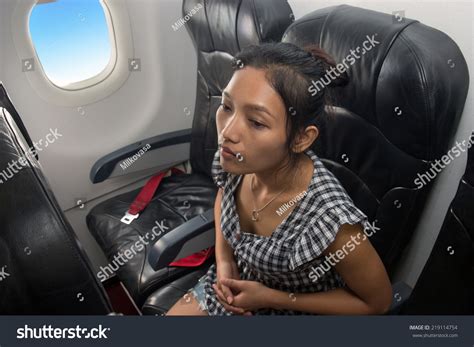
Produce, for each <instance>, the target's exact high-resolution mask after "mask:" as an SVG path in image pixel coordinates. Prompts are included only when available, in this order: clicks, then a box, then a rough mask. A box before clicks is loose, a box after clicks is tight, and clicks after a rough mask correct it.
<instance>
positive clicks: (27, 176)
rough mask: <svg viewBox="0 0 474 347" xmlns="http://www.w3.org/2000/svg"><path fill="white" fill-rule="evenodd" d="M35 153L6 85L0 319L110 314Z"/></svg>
mask: <svg viewBox="0 0 474 347" xmlns="http://www.w3.org/2000/svg"><path fill="white" fill-rule="evenodd" d="M30 149H31V150H30ZM35 151H36V150H34V147H33V146H32V142H31V140H30V138H29V135H28V133H27V132H26V129H25V127H24V126H23V124H22V122H21V119H20V117H19V115H18V113H17V111H16V110H15V108H14V107H13V105H12V103H11V101H10V99H9V98H8V95H7V93H6V91H5V89H4V87H3V85H2V84H1V83H0V180H1V182H0V187H1V188H0V206H1V211H2V212H1V213H0V225H1V229H0V271H1V273H0V314H42V315H47V314H74V315H78V314H107V313H110V312H111V306H110V303H109V300H108V298H107V295H106V293H105V291H104V288H103V287H102V285H101V283H100V282H99V281H98V280H97V278H96V276H95V274H94V273H93V271H92V268H91V266H90V263H89V259H88V258H87V256H86V255H85V253H84V251H83V250H82V247H81V245H80V244H79V242H78V241H77V239H76V236H75V234H74V232H73V230H72V229H71V226H70V225H69V223H68V222H67V220H66V218H65V217H64V215H63V213H62V211H61V209H60V207H59V206H58V204H57V202H56V199H55V197H54V195H53V193H52V192H51V189H50V188H49V185H48V183H47V181H46V179H45V177H44V176H43V174H42V172H41V168H40V166H39V163H38V162H37V160H36V158H35V153H34V152H35Z"/></svg>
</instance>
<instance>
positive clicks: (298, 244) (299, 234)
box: [290, 151, 368, 269]
mask: <svg viewBox="0 0 474 347" xmlns="http://www.w3.org/2000/svg"><path fill="white" fill-rule="evenodd" d="M310 154H311V155H312V159H313V162H314V163H315V173H314V176H313V180H312V182H311V184H310V187H308V192H307V198H306V199H304V200H303V205H302V208H301V210H300V213H299V216H297V218H296V219H295V220H294V224H295V225H296V227H295V228H294V229H295V232H296V233H295V234H293V235H292V238H293V243H292V244H293V247H292V252H291V255H290V267H291V268H292V269H294V268H296V267H298V266H300V265H302V264H304V263H306V262H309V261H312V260H314V259H315V258H317V257H319V256H321V255H322V253H323V251H324V250H325V249H326V248H327V247H328V246H329V245H330V244H331V243H332V242H333V241H334V240H335V238H336V235H337V233H338V232H339V230H340V228H341V226H342V225H343V224H358V223H360V224H361V226H362V227H363V228H366V226H367V225H368V218H367V216H366V215H365V214H364V212H362V211H361V210H360V209H359V208H358V207H357V206H356V205H355V204H354V202H353V200H352V199H351V197H350V196H349V194H348V193H347V191H346V190H345V188H344V187H343V186H342V184H341V182H340V181H339V180H338V179H337V178H336V176H335V175H334V174H333V173H332V172H331V171H329V170H328V169H327V168H326V167H325V166H324V164H323V163H322V161H321V160H320V159H319V158H318V157H317V156H316V155H315V154H314V152H312V151H311V153H310Z"/></svg>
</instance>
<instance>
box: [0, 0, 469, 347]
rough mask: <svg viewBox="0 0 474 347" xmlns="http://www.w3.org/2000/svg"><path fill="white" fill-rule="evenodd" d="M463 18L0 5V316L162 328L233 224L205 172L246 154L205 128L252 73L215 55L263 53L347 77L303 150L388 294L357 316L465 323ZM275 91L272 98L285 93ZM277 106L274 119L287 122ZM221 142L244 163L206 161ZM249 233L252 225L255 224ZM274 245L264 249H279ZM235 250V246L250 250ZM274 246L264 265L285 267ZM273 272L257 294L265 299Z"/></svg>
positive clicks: (457, 10) (276, 4) (202, 0)
mask: <svg viewBox="0 0 474 347" xmlns="http://www.w3.org/2000/svg"><path fill="white" fill-rule="evenodd" d="M473 8H474V6H473V3H472V2H471V1H457V2H434V1H431V2H425V1H421V2H403V1H400V2H388V1H363V0H349V1H346V2H344V3H341V2H337V1H332V0H331V1H325V2H322V1H317V0H143V1H142V0H1V1H0V47H1V48H0V315H4V316H16V315H25V316H26V315H33V316H35V315H36V316H37V315H53V316H56V315H58V316H66V315H69V316H87V315H91V316H92V315H98V316H111V315H115V316H116V315H121V316H122V315H123V316H166V315H167V313H169V312H170V309H171V308H172V307H173V305H175V304H176V303H177V302H179V301H180V300H181V301H183V305H185V304H186V302H187V301H189V300H190V294H189V293H190V290H191V289H192V288H195V286H197V284H199V283H200V281H201V279H203V278H204V277H206V274H209V273H210V272H211V270H212V267H213V266H217V268H218V264H219V263H218V262H217V261H218V260H219V259H220V258H222V257H223V256H222V254H223V253H221V252H223V251H222V247H223V246H218V245H219V244H220V242H221V238H222V234H220V236H219V235H218V236H219V238H216V232H217V233H218V232H220V230H221V229H222V230H223V231H222V233H223V235H224V237H227V236H226V232H229V233H230V232H231V230H232V228H231V226H232V225H234V224H233V223H234V222H235V220H237V222H236V223H237V225H239V224H238V223H239V220H238V218H239V217H238V215H237V216H236V217H227V214H225V213H224V211H226V213H227V210H225V208H227V207H228V206H227V204H228V202H229V201H234V200H233V199H234V195H233V193H232V192H231V191H230V192H229V191H228V190H227V188H225V190H222V189H221V188H220V186H219V185H218V184H217V185H216V182H218V179H219V176H216V172H215V165H216V158H217V163H219V158H220V163H227V165H229V166H228V167H238V165H246V164H245V163H246V162H247V161H250V159H247V158H251V154H250V153H251V152H252V149H251V147H252V146H250V145H248V146H247V148H245V146H244V145H243V144H244V140H243V139H246V140H247V141H250V140H249V139H251V138H252V141H257V142H258V140H259V138H260V139H263V137H259V136H262V135H259V134H263V132H260V133H258V132H257V130H252V132H253V131H255V132H254V133H253V134H254V135H248V134H244V132H239V131H240V130H238V129H243V127H244V125H239V124H244V123H238V122H239V118H232V123H227V127H226V128H225V130H224V131H222V128H219V119H218V117H222V118H220V119H224V118H223V117H224V116H223V115H222V116H221V115H220V113H219V112H224V111H219V110H220V108H221V107H224V106H223V105H224V104H223V100H224V99H223V95H224V93H225V90H227V91H229V90H230V89H232V91H233V92H236V90H240V93H242V95H243V94H245V93H247V94H246V95H250V94H251V93H250V92H248V90H247V89H246V88H252V86H249V85H247V86H246V87H243V86H242V85H241V86H240V88H241V89H238V88H237V87H236V86H237V84H238V82H237V81H238V79H236V78H235V76H237V75H238V74H239V73H242V72H243V71H244V70H245V69H247V71H248V69H252V66H247V65H246V61H242V60H240V59H236V58H235V57H236V56H238V57H240V55H239V54H241V53H239V52H242V51H243V50H244V49H246V48H248V47H250V46H259V45H262V46H263V45H266V44H285V45H281V46H279V47H294V46H298V47H300V48H304V47H308V46H309V45H316V46H317V47H319V48H321V49H323V50H324V52H326V53H327V54H329V56H330V57H332V59H333V60H334V62H335V64H334V66H335V67H334V68H333V69H332V70H331V71H332V73H333V75H334V78H333V76H331V75H329V77H328V76H326V77H327V80H326V81H329V79H330V78H332V79H335V76H336V75H337V76H339V75H343V74H345V75H347V76H348V81H347V82H346V83H345V84H344V85H336V86H335V87H334V88H331V89H332V90H333V91H334V95H336V97H335V98H334V100H332V101H331V103H328V104H327V105H325V108H324V112H325V113H326V112H327V114H330V117H327V118H321V121H320V123H318V124H317V125H318V129H319V133H318V134H319V135H318V137H317V138H316V140H315V141H314V142H312V144H311V146H310V147H308V149H307V150H310V151H311V153H314V154H315V156H314V157H313V158H317V160H318V162H321V163H323V164H324V167H325V168H326V169H327V170H328V171H329V172H330V173H331V177H335V178H336V179H337V181H338V182H340V185H341V186H342V187H343V188H344V190H345V192H347V195H348V196H349V197H350V199H349V200H350V201H351V203H353V204H354V205H355V206H356V208H357V209H359V210H360V211H361V212H363V214H364V215H365V216H366V217H367V218H368V222H369V223H370V225H371V226H373V229H372V230H373V231H374V232H373V233H372V235H370V237H369V239H370V244H371V247H373V249H374V250H375V251H376V254H377V256H378V257H379V258H380V260H381V262H382V263H383V267H384V269H385V270H386V274H387V275H388V278H389V282H390V283H389V284H390V289H391V303H390V307H389V308H388V309H385V310H383V311H374V312H377V314H380V315H385V316H417V315H432V316H435V315H440V316H443V315H444V316H454V315H460V316H463V315H464V316H469V315H473V314H474V213H473V212H474V149H472V144H474V117H473V112H474V106H473V97H472V87H471V88H470V84H472V72H471V73H470V72H469V70H471V71H472V69H471V67H472V64H473V59H472V58H473V54H474V50H473V41H472V37H473V28H472V25H473V24H472V23H473V21H472V17H473V14H474V10H473ZM290 44H291V45H293V46H290ZM282 49H283V48H282ZM248 54H251V53H248ZM255 54H257V53H255ZM308 54H309V53H308ZM295 55H296V53H295ZM242 56H246V55H245V54H244V55H242ZM262 59H268V61H270V59H272V58H271V57H270V56H269V55H268V56H264V57H263V58H262ZM262 61H264V60H262ZM336 64H337V65H336ZM269 65H272V64H270V63H269ZM276 65H278V64H276ZM324 66H326V65H324ZM273 67H275V66H273ZM275 69H276V68H275ZM325 71H326V74H328V73H329V70H328V69H326V70H325ZM242 78H243V77H242ZM255 80H257V77H255ZM326 81H325V80H324V79H321V80H317V81H316V80H312V81H311V84H310V85H309V88H308V93H310V92H311V94H312V95H313V96H312V97H313V98H314V96H315V95H318V94H319V93H321V92H322V90H324V89H327V88H326V86H327V84H326ZM242 83H243V82H242ZM290 83H291V82H290V81H288V80H287V81H286V85H285V82H282V88H286V89H285V90H289V91H290V92H289V93H290V94H291V90H292V88H293V87H294V89H293V91H294V92H295V93H296V90H297V89H296V88H297V87H296V85H295V86H291V84H290ZM328 83H329V82H328ZM229 88H230V89H229ZM245 90H247V92H245ZM249 90H250V89H249ZM225 98H226V99H225V100H228V99H227V97H225ZM310 98H311V96H310ZM282 100H283V103H282V105H284V107H288V106H290V107H289V108H288V109H287V110H286V117H292V116H294V115H295V114H297V112H298V110H299V109H302V107H303V106H301V105H299V104H298V105H288V104H286V99H282ZM273 107H276V106H275V105H273ZM229 112H230V111H229ZM216 114H217V115H219V116H216ZM237 115H240V113H237V112H236V113H235V114H234V116H235V117H237ZM228 117H230V115H228ZM259 117H260V118H259V119H263V118H264V117H262V116H259ZM228 119H231V118H228ZM216 123H217V125H216ZM229 124H230V125H231V126H230V127H229ZM232 126H233V127H232ZM239 126H240V127H241V128H239ZM245 126H247V125H245ZM232 131H234V133H232ZM264 131H265V130H264ZM268 131H269V130H268ZM222 139H224V143H228V144H229V143H230V145H229V146H231V147H232V146H234V147H233V148H237V149H244V151H241V152H242V153H240V152H239V153H237V154H236V153H233V152H232V151H230V150H229V151H230V152H227V153H226V154H223V153H222V151H225V149H222V141H221V140H222ZM241 140H242V141H241ZM239 141H241V142H239ZM248 143H250V142H248ZM252 143H253V142H252ZM255 143H256V142H255ZM257 147H258V146H256V147H254V150H257ZM245 150H246V151H247V152H245ZM242 154H243V155H242ZM216 155H217V156H216ZM226 155H227V156H228V157H227V159H225V156H226ZM223 156H224V159H223ZM272 156H275V157H277V156H278V154H277V153H276V152H274V153H273V154H272V153H268V156H267V158H261V163H259V164H258V163H255V164H254V165H256V166H254V167H258V165H260V167H263V166H262V165H264V163H268V162H270V160H271V157H272ZM229 158H230V159H229ZM242 161H243V163H244V164H239V162H242ZM234 164H235V166H232V165H234ZM219 165H220V164H219ZM222 165H223V166H224V164H222ZM241 167H242V166H241ZM242 170H244V169H242ZM224 171H226V170H225V169H224ZM242 172H243V171H242ZM248 172H252V170H249V171H248ZM224 173H225V172H224ZM332 175H333V176H332ZM225 177H227V178H232V179H233V178H236V177H238V175H237V174H232V173H230V174H229V173H228V174H227V176H225ZM239 177H242V176H239ZM249 177H250V176H249ZM254 177H257V178H258V176H257V175H256V176H254ZM300 178H301V179H302V177H300ZM229 182H230V179H229ZM244 182H245V184H247V183H246V182H247V181H246V180H244ZM249 182H250V181H249ZM252 182H253V181H252ZM258 182H261V181H260V180H259V181H258ZM226 184H227V183H226ZM243 184H244V183H243ZM259 186H260V185H259ZM259 186H257V187H259ZM226 187H227V186H226ZM242 187H245V186H244V185H242ZM249 187H250V189H253V185H252V183H249ZM220 189H221V190H220ZM242 189H244V188H242ZM219 191H222V194H221V195H219V194H220V193H219ZM229 194H230V195H229ZM242 194H243V193H242ZM261 196H268V199H267V200H270V197H271V196H270V195H264V193H263V192H262V194H261ZM221 199H223V200H222V201H223V203H222V204H221V205H219V204H216V201H217V202H219V201H221ZM242 199H244V195H242ZM267 200H259V201H261V203H260V205H262V206H263V205H264V203H265V202H266V201H267ZM239 201H240V200H239ZM242 201H245V200H242ZM248 201H250V200H248ZM277 201H278V200H277ZM305 201H306V202H307V201H311V200H309V198H308V199H306V198H305V197H303V198H302V199H301V203H300V204H299V205H298V202H295V205H296V207H295V211H296V209H298V208H299V209H300V210H298V211H301V209H302V208H303V207H304V206H306V205H305V204H304V203H303V202H305ZM218 205H219V207H220V208H219V210H220V209H221V208H222V216H221V214H220V212H219V213H218V214H216V206H218ZM285 206H290V205H285ZM238 207H239V209H240V211H243V209H244V208H246V203H243V202H242V203H240V204H239V206H238ZM248 208H249V209H251V207H250V206H248ZM318 208H319V207H318V206H316V205H315V206H313V210H314V209H316V210H317V209H318ZM234 210H235V211H236V209H235V207H234ZM267 211H268V210H267ZM254 213H255V214H254ZM239 214H240V213H239ZM240 216H241V218H242V219H244V218H243V215H242V214H240ZM262 216H263V214H262ZM289 216H295V213H292V214H290V215H289ZM251 217H252V219H250V218H249V219H248V221H249V222H252V220H253V221H256V220H258V213H256V210H255V209H254V210H253V212H252V214H251ZM254 217H256V218H254ZM310 217H311V216H310V215H306V216H304V218H303V220H305V222H304V223H306V221H309V220H310ZM234 218H235V219H234ZM275 218H276V217H275ZM288 218H290V217H288ZM321 218H322V217H321ZM285 220H286V221H288V220H290V221H291V219H285ZM293 220H294V219H293ZM244 221H245V223H247V221H246V219H245V220H241V221H240V222H241V225H243V223H244ZM311 221H312V223H313V222H314V219H312V220H311ZM283 223H285V222H283ZM302 223H303V222H302ZM315 223H316V222H315ZM317 223H319V222H317ZM351 224H353V223H351ZM217 225H218V226H219V228H216V226H217ZM285 225H286V224H285ZM305 225H306V224H305ZM287 226H289V227H290V228H292V229H294V230H300V229H301V228H300V226H302V225H299V222H294V223H291V222H290V223H289V224H288V225H287ZM241 227H242V226H239V228H241ZM224 229H225V230H228V231H226V232H224ZM277 230H279V229H276V231H275V234H273V235H272V236H269V238H270V237H274V239H277V240H278V241H281V240H280V239H278V237H279V236H278V237H276V236H274V235H276V232H277ZM375 231H376V232H375ZM245 234H246V233H244V236H243V237H244V240H248V239H252V240H255V241H253V242H255V244H257V243H258V242H260V241H261V239H263V237H262V236H261V235H260V236H259V235H257V236H255V235H253V236H252V237H250V235H248V233H247V235H245ZM308 237H309V236H308ZM364 238H365V237H364ZM239 239H240V234H239V236H238V240H239ZM294 239H295V238H290V239H289V240H284V241H281V242H282V243H281V244H280V243H278V247H282V249H283V250H285V249H286V247H288V248H291V247H293V248H291V249H292V250H294V249H296V248H295V247H296V246H295V245H294V243H292V242H293V241H294ZM331 240H334V237H333V238H332V239H331ZM223 242H225V240H224V241H223ZM236 242H237V241H236ZM239 242H240V241H239ZM274 242H277V241H275V240H274ZM308 242H309V241H308ZM312 242H315V241H312ZM239 245H241V246H238V247H244V245H243V243H242V244H239ZM249 247H250V246H249ZM252 247H253V246H252ZM255 247H257V246H255ZM262 247H263V246H262ZM274 247H277V245H276V244H275V245H274ZM309 247H312V246H311V245H310V246H309ZM313 247H314V246H313ZM249 249H250V248H249ZM300 251H301V252H302V250H301V249H300ZM248 252H250V251H248ZM268 254H270V253H268ZM346 254H347V253H346ZM299 256H300V255H299V254H297V255H293V256H292V258H289V260H288V259H284V260H282V261H283V263H282V264H283V266H284V267H285V269H286V271H290V270H288V267H290V269H293V268H294V267H296V266H297V265H299V264H300V263H303V262H304V260H301V261H300V262H299V259H300V258H299ZM248 257H249V259H251V258H252V255H251V254H250V253H249V255H248ZM270 258H271V256H270V255H267V256H266V257H265V256H262V259H267V260H268V259H270ZM239 259H240V258H239ZM242 259H247V258H245V255H244V256H243V258H242ZM321 259H322V258H321ZM249 264H250V265H249V269H250V270H248V271H250V273H251V274H252V273H257V275H256V276H257V277H256V278H260V277H258V276H260V274H258V266H257V265H256V267H252V266H253V265H252V264H251V263H249ZM308 264H309V263H305V264H303V265H302V266H303V270H301V271H305V270H304V269H305V266H307V268H306V269H307V270H306V271H307V272H309V269H310V268H309V265H308ZM238 266H239V267H240V271H241V276H244V275H243V272H242V271H243V270H242V267H241V266H243V265H241V263H240V261H239V263H238ZM210 269H211V270H210ZM275 269H276V268H275ZM336 269H339V268H336ZM341 269H342V267H341ZM252 271H253V272H252ZM272 271H273V270H272ZM278 271H279V270H278ZM278 271H277V270H274V272H273V273H270V274H269V275H268V276H269V278H272V280H274V281H275V286H277V284H278V283H280V284H281V286H283V284H282V283H283V282H284V279H283V278H284V277H281V276H283V275H282V274H281V273H279V272H278ZM341 271H342V270H341ZM367 271H368V272H370V271H371V270H369V269H367ZM217 273H218V276H223V275H219V270H218V272H217ZM336 275H337V274H336ZM372 275H373V276H375V274H374V273H372ZM248 276H250V275H248ZM271 276H273V277H271ZM295 276H296V275H295ZM328 276H329V275H328ZM218 278H219V277H218ZM221 278H222V277H221ZM249 278H250V277H249ZM285 278H286V277H285ZM327 278H328V277H327ZM368 278H369V277H368ZM378 278H381V277H378ZM346 279H347V280H346ZM219 281H220V279H219ZM268 281H270V280H268ZM344 281H346V282H348V277H344ZM368 281H370V280H368ZM374 281H375V280H374ZM377 281H379V280H377ZM222 283H224V282H222ZM324 283H325V282H324ZM387 283H388V282H387ZM280 284H278V285H280ZM369 287H370V286H367V288H369ZM321 288H322V287H321ZM207 290H210V289H207ZM218 294H219V293H217V294H216V295H218ZM234 294H235V292H234ZM291 295H296V298H298V295H299V293H297V292H295V293H293V292H292V293H291V294H290V297H291ZM295 300H296V302H298V300H297V299H295ZM300 300H302V299H300ZM210 301H211V300H210V296H209V292H207V293H206V297H205V299H204V302H206V303H207V305H210ZM293 301H294V300H293ZM295 304H296V303H295ZM220 305H223V306H220V307H226V306H225V305H224V304H222V303H221V304H220ZM222 310H224V309H223V308H222ZM222 310H221V311H219V310H217V311H215V312H222ZM328 310H329V309H328ZM227 312H228V311H226V313H227ZM255 312H256V311H254V312H253V313H254V315H255ZM329 312H332V311H329ZM361 312H362V311H361ZM321 314H324V313H321ZM334 314H336V313H334ZM361 314H362V313H361ZM215 315H219V314H217V313H215ZM262 315H263V313H262ZM356 315H357V314H356ZM164 319H165V320H166V318H164ZM249 319H251V318H249ZM0 344H1V341H0Z"/></svg>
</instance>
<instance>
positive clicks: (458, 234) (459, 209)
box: [400, 133, 474, 315]
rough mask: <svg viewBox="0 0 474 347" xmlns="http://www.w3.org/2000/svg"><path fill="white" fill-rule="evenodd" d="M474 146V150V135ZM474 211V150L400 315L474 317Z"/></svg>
mask: <svg viewBox="0 0 474 347" xmlns="http://www.w3.org/2000/svg"><path fill="white" fill-rule="evenodd" d="M466 142H467V140H466ZM470 142H471V144H472V145H473V146H474V133H473V134H472V135H471V137H470ZM464 148H466V147H464ZM473 210H474V149H473V147H471V148H470V149H469V152H468V160H467V166H466V172H465V173H464V176H463V177H462V179H461V182H459V187H458V190H457V192H456V195H455V197H454V199H453V201H452V202H451V204H450V206H449V208H448V212H447V214H446V218H445V219H444V222H443V226H442V227H441V231H440V232H439V235H438V238H437V239H436V242H435V245H434V247H433V249H432V251H431V254H430V257H429V258H428V261H427V262H426V264H425V267H424V268H423V272H422V273H421V275H420V278H419V279H418V281H417V282H416V285H415V288H413V292H412V294H411V296H410V299H409V300H407V302H406V303H405V304H404V305H403V307H402V308H401V311H400V313H402V314H416V315H421V314H423V315H445V314H448V315H463V314H470V315H472V314H474V213H473Z"/></svg>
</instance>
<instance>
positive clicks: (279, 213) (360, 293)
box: [168, 43, 392, 315]
mask: <svg viewBox="0 0 474 347" xmlns="http://www.w3.org/2000/svg"><path fill="white" fill-rule="evenodd" d="M333 66H334V62H333V61H332V60H331V58H330V57H329V56H328V55H327V54H326V53H325V52H324V51H322V50H321V49H319V48H317V47H315V46H309V47H306V48H305V49H301V48H299V47H297V46H296V45H293V44H289V43H267V44H262V45H258V46H250V47H248V48H246V49H244V50H243V51H241V52H240V53H239V54H237V55H236V57H235V60H234V63H233V67H234V74H233V76H232V79H231V80H230V82H229V84H228V85H227V86H226V88H225V90H224V91H223V93H222V104H221V105H220V107H219V109H218V110H217V114H216V123H217V131H218V143H219V150H218V151H217V152H216V154H215V157H214V162H213V165H212V173H213V177H214V181H215V183H216V184H217V186H218V187H219V191H218V195H217V198H216V202H215V220H216V227H215V229H216V263H215V264H214V265H213V266H211V268H210V269H209V271H208V272H207V274H206V275H205V276H203V277H202V278H201V279H200V280H199V282H198V283H197V285H196V286H195V287H194V288H193V289H192V290H191V293H192V294H193V295H190V294H186V295H185V297H184V298H183V299H181V300H179V301H178V302H177V303H176V304H175V305H174V306H173V307H172V308H171V309H170V311H169V312H168V315H233V314H240V315H252V314H383V313H384V312H386V311H387V309H388V308H389V306H390V303H391V297H392V291H391V286H390V281H389V278H388V275H387V273H386V270H385V268H384V266H383V263H382V261H381V260H380V258H379V256H378V255H377V252H376V251H375V250H374V248H373V247H372V245H371V244H370V242H369V239H368V238H367V235H369V236H370V234H369V233H367V234H366V233H364V231H367V226H368V225H369V224H368V221H367V217H366V215H365V214H364V213H362V212H361V211H360V210H359V209H358V208H357V207H356V206H354V204H353V201H352V200H351V198H350V197H349V196H348V195H347V192H346V191H345V189H344V188H343V187H342V186H341V184H340V182H339V181H338V180H337V178H336V177H335V176H334V175H333V174H332V173H331V172H330V171H329V170H327V169H326V168H325V167H324V165H323V164H322V162H321V161H320V159H319V158H318V157H317V156H316V155H315V153H314V152H313V151H312V150H311V149H310V147H311V145H312V144H313V143H314V142H315V141H317V138H318V136H319V134H320V130H322V131H323V129H322V127H321V125H322V122H321V120H322V118H323V117H325V116H326V114H325V106H326V100H327V93H328V90H327V89H328V88H330V87H332V86H334V85H341V84H343V83H344V79H345V78H346V77H347V75H341V74H339V76H336V75H335V74H333V75H331V76H327V75H326V74H327V71H328V70H329V69H330V68H331V67H333ZM331 79H332V80H331ZM317 80H321V81H326V82H324V83H325V84H326V88H323V89H320V90H318V92H317V93H316V94H314V93H310V92H309V88H310V86H311V83H312V81H317ZM354 136H357V134H354ZM364 229H366V230H364ZM371 233H372V232H371ZM336 254H337V257H335V255H336ZM331 260H332V261H331Z"/></svg>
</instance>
